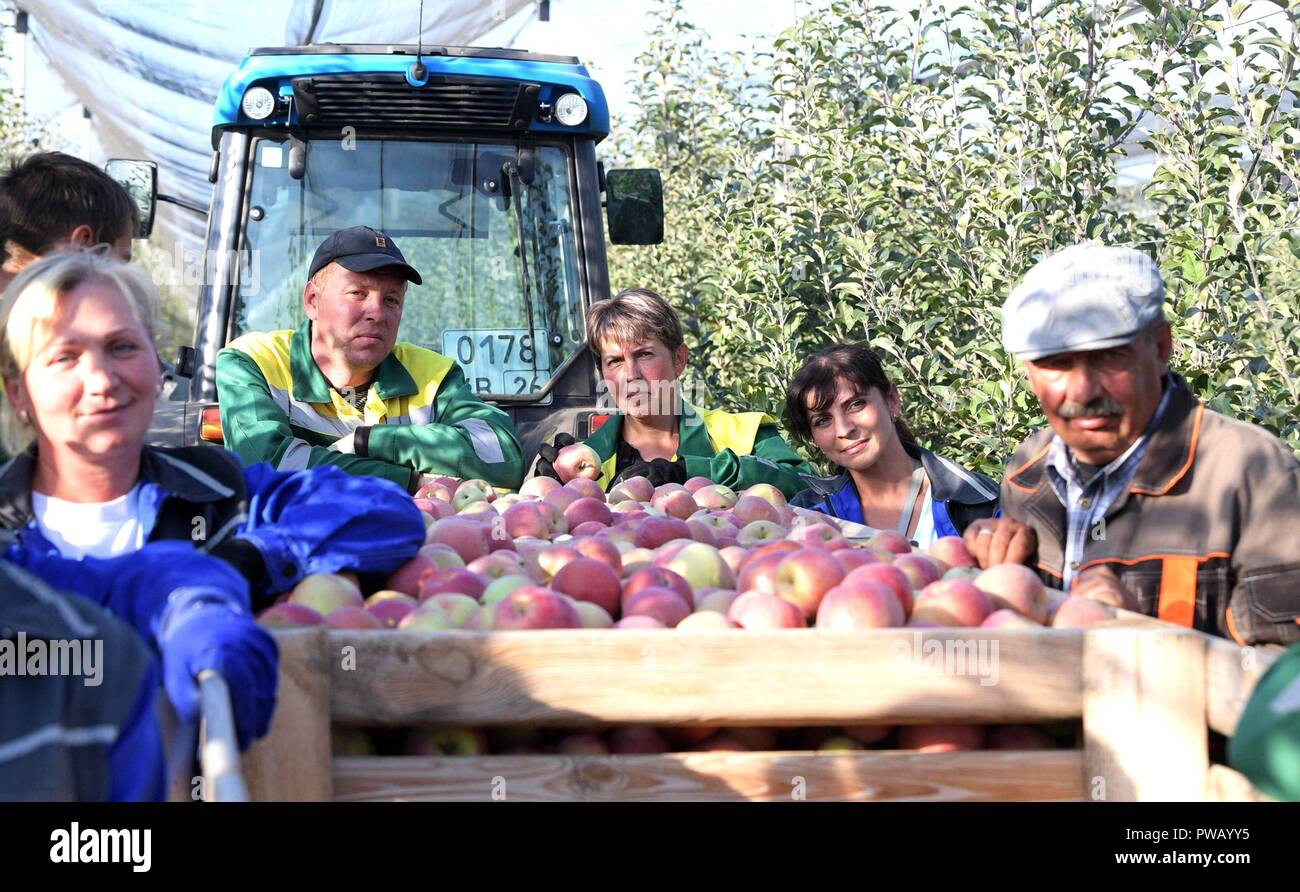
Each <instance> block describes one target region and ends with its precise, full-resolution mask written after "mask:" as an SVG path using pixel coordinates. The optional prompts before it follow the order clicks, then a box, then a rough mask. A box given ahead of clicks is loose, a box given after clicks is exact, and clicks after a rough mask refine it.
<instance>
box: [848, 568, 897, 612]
mask: <svg viewBox="0 0 1300 892" xmlns="http://www.w3.org/2000/svg"><path fill="white" fill-rule="evenodd" d="M858 582H879V583H882V584H884V585H885V586H887V587H888V588H889V590H890V591H891V592H893V593H894V595H895V596H896V597H897V598H898V603H899V604H901V605H902V607H903V615H904V616H911V614H912V586H911V583H910V581H909V580H908V578H907V574H905V573H904V572H903V571H902V570H900V569H898V568H897V567H895V566H894V565H893V564H884V563H876V564H863V565H862V566H861V567H858V568H856V569H854V570H851V571H849V574H848V575H847V576H845V577H844V583H845V584H846V585H848V584H853V583H858Z"/></svg>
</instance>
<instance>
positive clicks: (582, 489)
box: [564, 474, 605, 504]
mask: <svg viewBox="0 0 1300 892" xmlns="http://www.w3.org/2000/svg"><path fill="white" fill-rule="evenodd" d="M599 479H600V475H599V474H598V475H596V476H595V477H593V478H591V479H588V478H586V477H575V478H573V479H572V480H570V481H569V482H568V483H566V484H564V485H565V486H567V487H568V488H569V489H571V490H573V491H574V492H576V493H577V494H578V495H579V496H581V497H582V498H584V499H599V500H600V502H601V504H604V502H605V490H603V489H601V488H600V484H599V483H597V482H596V481H597V480H599Z"/></svg>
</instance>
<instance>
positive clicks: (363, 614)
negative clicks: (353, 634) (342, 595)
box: [325, 607, 384, 629]
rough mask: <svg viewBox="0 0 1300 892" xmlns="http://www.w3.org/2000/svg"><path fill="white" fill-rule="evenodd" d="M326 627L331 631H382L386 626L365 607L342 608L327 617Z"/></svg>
mask: <svg viewBox="0 0 1300 892" xmlns="http://www.w3.org/2000/svg"><path fill="white" fill-rule="evenodd" d="M325 626H326V627H327V628H330V629H382V628H383V627H384V624H383V623H381V622H380V621H379V620H378V619H377V618H376V617H375V615H374V614H373V613H370V612H369V611H367V610H366V609H365V608H364V607H340V608H339V609H338V610H333V611H331V612H330V614H329V616H327V617H325Z"/></svg>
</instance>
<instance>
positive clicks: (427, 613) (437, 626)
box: [397, 605, 478, 632]
mask: <svg viewBox="0 0 1300 892" xmlns="http://www.w3.org/2000/svg"><path fill="white" fill-rule="evenodd" d="M475 609H478V608H477V605H475ZM460 627H461V626H460V624H459V623H457V622H456V621H455V620H453V619H452V618H451V617H450V616H448V615H447V613H446V611H443V610H439V609H438V608H437V607H427V606H424V607H419V608H417V609H415V610H412V611H411V612H410V613H408V614H406V616H404V617H402V618H401V620H399V621H398V623H397V628H398V629H399V630H400V631H403V632H446V631H450V630H451V629H459V628H460Z"/></svg>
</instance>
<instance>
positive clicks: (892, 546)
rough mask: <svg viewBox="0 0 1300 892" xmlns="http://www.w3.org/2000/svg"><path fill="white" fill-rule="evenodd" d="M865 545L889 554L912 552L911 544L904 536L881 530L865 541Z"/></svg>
mask: <svg viewBox="0 0 1300 892" xmlns="http://www.w3.org/2000/svg"><path fill="white" fill-rule="evenodd" d="M867 545H869V546H871V547H872V548H879V549H880V550H881V551H886V552H889V553H890V554H907V553H908V552H910V551H911V550H912V543H911V541H910V540H909V539H908V538H907V537H906V536H904V535H903V534H902V533H896V532H892V531H890V530H882V531H881V532H879V533H876V534H875V535H874V536H872V537H871V538H870V539H868V540H867Z"/></svg>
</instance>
